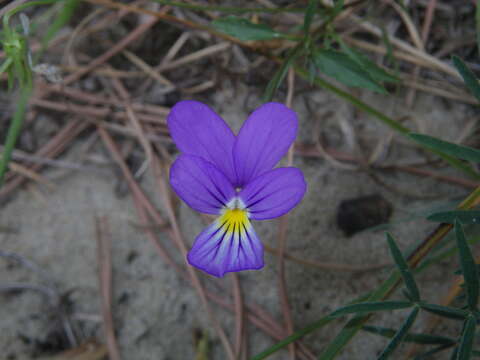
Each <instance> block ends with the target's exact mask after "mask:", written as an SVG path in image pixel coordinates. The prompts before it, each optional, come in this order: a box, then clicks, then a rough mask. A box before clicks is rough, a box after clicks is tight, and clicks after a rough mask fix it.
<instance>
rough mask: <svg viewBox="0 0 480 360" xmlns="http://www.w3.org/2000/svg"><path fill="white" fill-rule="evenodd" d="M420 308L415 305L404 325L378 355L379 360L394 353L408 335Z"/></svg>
mask: <svg viewBox="0 0 480 360" xmlns="http://www.w3.org/2000/svg"><path fill="white" fill-rule="evenodd" d="M418 311H419V308H418V307H415V308H414V309H413V310H412V312H411V313H410V315H408V318H407V319H406V320H405V322H404V323H403V325H402V327H401V328H400V329H399V330H398V332H397V333H396V334H395V336H394V337H393V338H392V340H391V341H390V342H389V343H388V345H387V347H386V348H385V349H384V350H383V352H382V353H381V354H380V356H379V357H378V360H386V359H388V357H389V356H390V354H392V353H393V352H394V351H395V349H396V348H397V346H398V345H400V343H401V342H402V341H403V339H404V338H405V336H406V335H407V332H408V330H410V328H411V327H412V325H413V323H414V322H415V319H416V318H417V315H418Z"/></svg>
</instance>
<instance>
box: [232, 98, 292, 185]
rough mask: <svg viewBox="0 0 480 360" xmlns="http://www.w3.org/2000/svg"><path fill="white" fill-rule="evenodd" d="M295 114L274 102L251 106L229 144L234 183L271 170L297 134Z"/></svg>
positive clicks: (239, 182) (242, 183) (238, 183)
mask: <svg viewBox="0 0 480 360" xmlns="http://www.w3.org/2000/svg"><path fill="white" fill-rule="evenodd" d="M297 125H298V120H297V115H296V114H295V112H294V111H293V110H290V109H289V108H288V107H286V106H285V105H282V104H278V103H268V104H265V105H263V106H261V107H259V108H258V109H257V110H255V111H254V112H253V113H252V114H251V115H250V116H249V118H248V119H247V121H245V123H244V124H243V126H242V128H241V129H240V132H239V134H238V136H237V139H236V141H235V145H234V147H233V161H234V164H235V170H236V173H237V179H238V182H237V183H236V185H237V186H244V185H246V184H248V182H249V181H250V180H252V179H254V178H256V177H257V176H258V175H261V174H262V173H264V172H265V171H268V170H271V169H272V168H273V167H274V166H275V164H276V163H277V162H278V161H279V160H280V159H281V158H282V156H283V155H285V153H286V152H287V151H288V148H289V147H290V145H291V144H292V142H293V141H294V140H295V136H296V134H297Z"/></svg>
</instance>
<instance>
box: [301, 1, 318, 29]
mask: <svg viewBox="0 0 480 360" xmlns="http://www.w3.org/2000/svg"><path fill="white" fill-rule="evenodd" d="M317 7H318V0H309V1H308V6H307V11H305V17H304V18H303V32H304V33H305V36H308V33H309V31H310V25H311V24H312V20H313V18H314V16H315V12H316V11H317Z"/></svg>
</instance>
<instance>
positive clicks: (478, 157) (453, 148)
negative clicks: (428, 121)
mask: <svg viewBox="0 0 480 360" xmlns="http://www.w3.org/2000/svg"><path fill="white" fill-rule="evenodd" d="M409 137H410V138H411V139H412V140H414V141H415V142H417V143H419V144H421V145H423V146H425V147H427V148H429V149H433V150H437V151H441V152H442V153H444V154H447V155H450V156H454V157H456V158H459V159H463V160H468V161H473V162H476V163H479V162H480V150H478V149H474V148H471V147H468V146H463V145H457V144H453V143H451V142H448V141H443V140H440V139H437V138H434V137H432V136H428V135H423V134H415V133H412V134H409Z"/></svg>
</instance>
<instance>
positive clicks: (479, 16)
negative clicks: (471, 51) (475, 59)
mask: <svg viewBox="0 0 480 360" xmlns="http://www.w3.org/2000/svg"><path fill="white" fill-rule="evenodd" d="M475 25H476V26H475V27H476V28H477V29H476V30H477V50H478V51H480V6H479V4H478V1H477V10H476V11H475Z"/></svg>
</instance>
